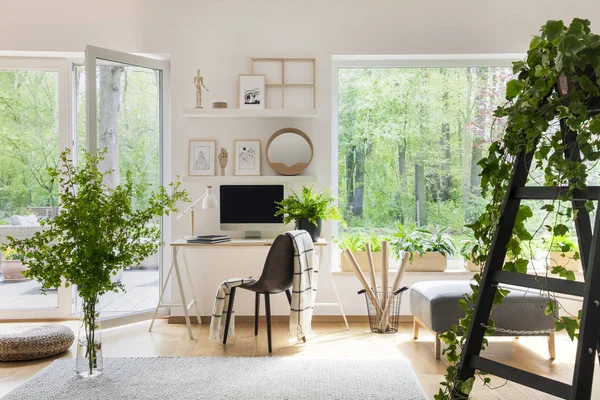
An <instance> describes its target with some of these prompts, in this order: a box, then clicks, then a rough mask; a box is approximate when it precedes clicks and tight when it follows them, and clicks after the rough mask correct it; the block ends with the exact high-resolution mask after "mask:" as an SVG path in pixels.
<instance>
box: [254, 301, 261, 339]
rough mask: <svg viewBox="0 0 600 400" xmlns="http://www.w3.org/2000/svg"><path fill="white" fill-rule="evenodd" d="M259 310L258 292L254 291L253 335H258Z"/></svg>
mask: <svg viewBox="0 0 600 400" xmlns="http://www.w3.org/2000/svg"><path fill="white" fill-rule="evenodd" d="M259 311H260V293H258V292H256V298H255V300H254V336H256V335H258V314H259Z"/></svg>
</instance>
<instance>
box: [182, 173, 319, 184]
mask: <svg viewBox="0 0 600 400" xmlns="http://www.w3.org/2000/svg"><path fill="white" fill-rule="evenodd" d="M181 181H182V182H195V183H201V184H206V185H227V184H230V183H246V184H248V185H252V184H260V183H315V182H317V177H316V176H308V175H297V176H283V175H281V176H279V175H277V176H182V177H181Z"/></svg>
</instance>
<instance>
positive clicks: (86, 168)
mask: <svg viewBox="0 0 600 400" xmlns="http://www.w3.org/2000/svg"><path fill="white" fill-rule="evenodd" d="M102 157H103V154H102V153H100V154H98V155H91V154H88V153H86V154H85V155H84V157H83V162H82V164H81V166H78V167H76V166H74V165H73V162H72V160H71V159H70V151H69V150H65V151H63V152H62V153H61V155H60V163H59V167H58V168H57V169H49V171H48V172H49V174H50V176H51V177H52V178H53V179H55V180H56V181H58V183H59V195H58V196H59V200H60V205H61V209H60V212H59V214H58V215H57V216H56V218H54V220H53V221H52V222H51V223H48V229H45V230H43V231H41V232H36V233H35V234H34V236H33V237H31V238H28V239H21V240H17V239H13V238H10V237H9V238H8V243H7V244H6V245H4V246H3V250H5V251H6V249H7V248H12V249H14V251H15V252H17V253H18V254H26V255H27V260H28V267H29V269H28V270H27V271H24V272H23V274H24V275H25V276H27V277H29V278H35V279H36V280H38V281H39V282H40V283H41V284H42V293H44V294H45V293H46V291H47V290H49V289H50V288H53V287H58V286H60V285H61V284H62V283H63V281H64V284H65V285H66V286H70V285H75V286H77V291H78V295H79V297H81V298H82V303H83V306H82V312H81V324H80V328H79V338H78V345H77V362H76V370H77V374H78V375H80V376H84V377H90V376H96V375H99V374H100V373H101V372H102V347H101V339H100V335H101V332H100V330H99V310H98V308H97V307H98V300H99V298H100V296H101V295H103V294H105V293H108V292H118V291H119V290H124V289H125V288H124V286H123V284H122V283H121V282H118V281H115V280H113V279H111V278H112V277H113V276H114V275H116V274H117V273H118V272H119V271H120V270H122V269H123V268H125V267H127V266H129V265H132V264H138V263H140V262H141V261H142V260H143V259H145V258H146V257H148V256H150V255H152V254H154V253H155V252H156V251H157V250H158V248H159V246H160V245H161V243H160V228H159V227H158V226H156V225H153V224H149V222H150V221H151V220H153V219H156V218H158V217H160V216H162V215H164V214H169V213H170V212H174V211H176V208H175V205H176V203H177V202H178V201H188V197H187V194H186V193H185V191H183V190H181V189H180V187H179V186H180V184H179V182H177V183H172V184H170V185H169V186H170V190H171V194H169V193H167V190H166V189H165V188H164V187H160V188H158V190H157V191H155V192H154V193H152V194H151V195H150V197H149V200H148V203H147V206H145V207H138V208H136V207H134V200H135V198H136V197H137V196H139V195H140V194H141V190H142V189H143V188H141V187H136V186H134V184H133V182H132V180H131V177H130V176H127V178H126V180H125V183H123V184H120V185H118V186H117V187H115V188H109V187H107V186H106V185H105V184H104V178H105V176H107V175H109V174H110V173H111V172H112V171H110V172H101V171H100V170H99V167H98V165H99V162H100V161H101V160H102Z"/></svg>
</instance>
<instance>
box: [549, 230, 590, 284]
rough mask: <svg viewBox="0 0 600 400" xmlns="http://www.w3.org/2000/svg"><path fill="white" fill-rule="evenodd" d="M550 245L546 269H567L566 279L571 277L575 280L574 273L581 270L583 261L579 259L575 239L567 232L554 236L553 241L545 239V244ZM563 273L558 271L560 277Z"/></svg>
mask: <svg viewBox="0 0 600 400" xmlns="http://www.w3.org/2000/svg"><path fill="white" fill-rule="evenodd" d="M548 242H551V243H550V249H549V251H548V256H547V257H546V268H548V269H550V270H552V269H553V268H555V267H561V266H563V267H565V268H566V269H567V271H565V272H564V277H565V278H566V277H567V274H568V275H569V277H570V278H572V280H574V279H575V275H574V274H573V273H574V272H579V271H580V270H581V260H580V258H579V247H578V246H577V243H575V239H574V238H573V237H572V236H571V235H570V234H569V233H568V232H567V233H566V234H564V235H562V236H554V237H553V238H552V240H551V241H550V240H546V239H544V243H548ZM562 272H563V271H557V272H556V273H557V274H558V275H559V276H563V275H561V273H562Z"/></svg>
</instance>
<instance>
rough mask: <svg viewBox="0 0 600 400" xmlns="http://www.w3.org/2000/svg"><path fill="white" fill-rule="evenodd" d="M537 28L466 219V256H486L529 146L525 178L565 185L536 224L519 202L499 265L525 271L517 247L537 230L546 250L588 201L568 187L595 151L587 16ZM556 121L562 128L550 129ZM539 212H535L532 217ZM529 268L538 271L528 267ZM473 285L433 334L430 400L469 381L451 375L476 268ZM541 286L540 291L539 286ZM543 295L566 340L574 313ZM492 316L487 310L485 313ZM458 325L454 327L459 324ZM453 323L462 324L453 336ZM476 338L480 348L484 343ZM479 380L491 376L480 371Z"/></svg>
mask: <svg viewBox="0 0 600 400" xmlns="http://www.w3.org/2000/svg"><path fill="white" fill-rule="evenodd" d="M540 31H541V34H540V35H539V36H534V37H533V39H532V40H531V43H530V46H529V50H528V52H527V57H526V59H525V60H524V61H518V62H514V63H513V72H514V73H515V75H516V78H515V79H513V80H511V81H509V82H508V83H507V85H506V98H507V103H506V104H505V105H503V106H500V107H498V109H497V110H496V111H495V113H494V115H495V116H496V117H497V118H506V132H505V134H504V135H503V137H502V138H501V139H500V140H497V141H494V142H492V144H491V145H490V148H489V151H488V154H487V155H486V157H484V158H483V159H482V160H481V161H480V162H479V163H478V164H479V166H480V167H481V168H482V171H481V174H480V176H481V191H482V195H483V197H484V198H487V199H488V204H487V205H486V207H485V210H484V211H483V213H482V214H481V215H480V216H479V217H478V218H477V220H476V221H475V222H474V223H472V224H470V225H468V227H469V228H471V229H472V230H473V236H474V238H475V240H476V241H477V250H476V251H474V252H473V254H472V258H473V260H474V261H475V262H476V263H480V264H485V263H486V260H487V258H488V254H489V252H490V250H491V247H492V242H493V240H494V236H495V232H496V229H497V227H498V224H499V221H500V216H501V210H502V205H503V203H504V200H505V197H506V192H507V188H508V186H509V182H510V179H511V177H512V172H513V166H514V163H515V161H516V158H517V156H518V155H519V154H521V153H522V152H532V156H533V163H532V165H531V167H530V168H529V169H528V170H527V174H528V182H530V184H531V182H534V181H535V182H537V183H539V184H541V185H542V186H551V187H556V186H564V187H566V188H567V190H565V191H564V192H561V193H560V196H559V198H558V199H556V200H553V201H552V202H546V203H544V204H543V205H541V206H540V208H539V209H540V211H541V213H540V214H543V215H542V216H543V218H541V221H542V222H541V223H540V224H535V225H537V226H534V227H533V228H532V227H529V226H528V225H527V224H526V222H527V220H529V219H530V218H531V217H532V216H533V211H532V209H531V208H530V207H529V206H528V205H520V207H519V209H518V213H517V217H516V220H515V226H514V228H513V231H512V234H511V237H510V239H509V241H508V244H507V246H506V250H507V252H510V253H512V257H511V259H510V261H509V262H505V264H504V267H503V269H504V270H505V271H510V272H516V273H527V272H528V265H531V266H532V267H533V268H535V264H534V263H531V264H530V263H529V261H530V260H528V259H527V258H528V257H529V258H530V259H532V258H533V254H531V253H533V252H529V254H527V252H525V251H523V249H526V248H527V247H530V246H529V244H530V243H531V241H532V239H534V237H535V236H536V235H538V236H539V234H540V233H541V232H546V233H547V234H548V235H550V236H551V237H552V238H551V239H550V240H549V241H547V242H546V244H545V245H546V246H547V250H548V251H550V250H551V246H552V245H553V243H554V241H555V240H554V238H557V237H561V236H564V235H565V234H567V233H568V231H569V227H568V226H567V225H566V223H567V221H569V220H574V219H575V218H577V216H578V215H582V213H584V212H590V211H592V210H593V209H594V204H593V202H592V201H587V202H586V203H585V205H584V206H583V207H581V208H578V209H573V203H572V201H573V200H574V193H575V190H580V189H585V188H586V187H587V185H586V182H587V178H588V176H589V175H590V171H591V169H592V166H593V165H594V164H595V163H596V162H597V160H598V159H600V113H599V111H600V80H599V78H600V36H598V35H596V34H593V33H592V32H591V30H590V21H589V20H585V19H579V18H575V19H574V20H573V21H572V22H571V24H570V25H569V26H565V25H564V23H563V21H548V22H547V23H546V24H545V25H544V26H542V28H541V30H540ZM558 123H560V125H561V129H558V130H557V129H552V127H553V126H555V125H558ZM567 130H568V131H570V132H573V133H574V134H575V135H573V138H574V142H573V143H572V144H568V145H565V143H564V139H565V138H564V137H563V133H564V132H566V131H567ZM573 149H577V150H578V151H577V152H576V153H574V155H575V156H576V157H567V159H566V158H565V156H564V155H565V153H570V152H571V151H572V150H573ZM538 220H540V219H539V218H538ZM533 272H536V273H537V271H533ZM549 272H550V273H552V274H553V275H557V276H558V277H562V278H564V279H569V280H570V279H574V274H573V273H572V272H571V273H569V272H570V271H568V269H567V268H565V266H564V265H556V266H553V267H552V269H551V270H550V271H548V270H547V269H546V268H544V271H540V273H541V275H543V276H544V275H547V274H548V273H549ZM474 278H475V283H473V284H472V285H471V288H472V290H473V291H472V293H467V294H465V295H464V296H463V298H462V299H461V300H460V302H459V303H460V306H461V308H462V309H463V310H464V311H465V317H464V318H461V319H460V320H459V321H458V325H454V326H453V327H452V329H451V330H450V331H448V332H445V333H443V334H441V335H440V338H441V339H442V341H443V342H444V343H445V345H446V346H447V347H446V349H444V354H445V355H446V357H447V359H448V362H449V366H448V368H447V370H446V375H445V380H444V381H443V382H441V388H440V389H439V392H438V393H437V394H436V395H435V396H434V397H435V399H436V400H449V399H451V398H452V399H467V398H469V394H470V393H471V390H472V388H473V384H474V383H475V377H470V378H468V379H466V380H464V381H462V380H460V379H459V377H458V375H457V374H458V371H459V363H460V361H461V352H462V350H463V346H464V344H465V340H466V337H467V334H468V331H469V329H470V327H471V325H472V323H473V322H472V318H473V310H474V305H475V304H476V302H477V299H478V297H479V294H480V288H479V283H480V281H481V278H482V274H475V276H474ZM541 291H544V289H543V288H541ZM508 293H509V291H508V290H503V289H502V290H501V289H498V290H497V291H496V295H495V297H494V307H498V306H499V305H500V304H502V300H503V298H504V297H505V296H506V295H507V294H508ZM544 297H547V298H549V300H548V303H547V307H546V310H545V312H546V314H547V315H553V316H554V319H555V327H556V330H557V331H561V330H565V331H566V332H567V334H568V335H569V337H570V338H571V340H575V338H576V337H578V333H579V319H578V317H577V315H571V314H569V313H566V312H565V313H562V315H559V312H558V311H559V310H560V308H561V305H560V302H559V301H558V300H556V302H553V301H552V299H554V298H555V296H554V295H553V293H544ZM492 317H493V314H492ZM459 327H460V328H459ZM459 329H460V330H462V331H463V332H464V335H463V336H462V337H460V338H459V337H458V332H459ZM485 329H486V330H485V334H486V335H490V334H493V333H494V331H495V330H496V327H495V325H494V322H493V320H492V319H491V318H490V320H489V321H487V324H485ZM487 344H488V342H487V339H485V338H484V340H483V348H485V347H487ZM481 380H482V382H483V384H484V385H485V386H489V385H490V382H491V378H490V377H489V376H482V377H481Z"/></svg>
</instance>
